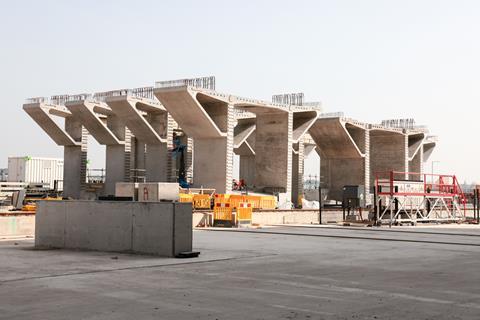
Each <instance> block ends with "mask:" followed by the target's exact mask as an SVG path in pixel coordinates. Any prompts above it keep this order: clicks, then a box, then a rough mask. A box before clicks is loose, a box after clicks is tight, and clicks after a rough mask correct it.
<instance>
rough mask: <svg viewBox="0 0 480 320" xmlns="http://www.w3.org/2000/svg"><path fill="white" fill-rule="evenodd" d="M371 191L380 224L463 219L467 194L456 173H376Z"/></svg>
mask: <svg viewBox="0 0 480 320" xmlns="http://www.w3.org/2000/svg"><path fill="white" fill-rule="evenodd" d="M374 191H375V195H374V197H375V220H376V223H377V224H379V225H380V224H384V223H388V224H390V225H392V224H400V223H411V224H413V225H415V224H417V222H460V221H464V220H465V219H466V197H465V194H464V193H463V191H462V188H461V187H460V184H459V183H458V180H457V177H456V176H455V175H438V174H422V173H415V172H396V171H390V172H382V173H376V175H375V190H374Z"/></svg>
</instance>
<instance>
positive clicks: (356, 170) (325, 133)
mask: <svg viewBox="0 0 480 320" xmlns="http://www.w3.org/2000/svg"><path fill="white" fill-rule="evenodd" d="M310 135H311V137H312V139H313V140H314V141H315V143H316V144H317V148H318V152H319V154H320V159H321V160H320V164H321V167H320V174H321V176H322V186H323V188H326V189H327V190H328V199H331V200H337V201H341V200H342V195H343V186H345V185H363V186H366V185H367V186H368V182H369V179H368V177H369V173H370V169H369V168H370V165H369V160H370V159H369V157H368V154H369V150H368V148H369V132H368V130H367V128H366V126H365V125H364V124H360V123H347V122H346V121H345V120H343V119H341V118H320V119H318V120H317V121H316V122H315V124H314V125H313V126H312V128H311V129H310ZM366 190H368V189H367V188H366Z"/></svg>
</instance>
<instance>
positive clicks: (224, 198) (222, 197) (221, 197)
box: [214, 193, 230, 204]
mask: <svg viewBox="0 0 480 320" xmlns="http://www.w3.org/2000/svg"><path fill="white" fill-rule="evenodd" d="M214 200H215V204H217V203H230V195H229V194H219V193H217V194H215V199H214Z"/></svg>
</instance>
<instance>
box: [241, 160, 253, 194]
mask: <svg viewBox="0 0 480 320" xmlns="http://www.w3.org/2000/svg"><path fill="white" fill-rule="evenodd" d="M240 179H243V180H245V183H246V184H247V185H248V186H251V185H253V182H254V181H255V155H240Z"/></svg>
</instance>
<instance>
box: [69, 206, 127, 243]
mask: <svg viewBox="0 0 480 320" xmlns="http://www.w3.org/2000/svg"><path fill="white" fill-rule="evenodd" d="M66 209H67V215H66V227H65V246H66V247H67V248H75V249H92V250H100V251H130V250H131V249H132V235H131V232H132V224H133V222H132V221H133V218H132V212H133V208H132V203H125V202H115V201H98V202H97V201H95V202H94V201H72V202H67V208H66Z"/></svg>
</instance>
